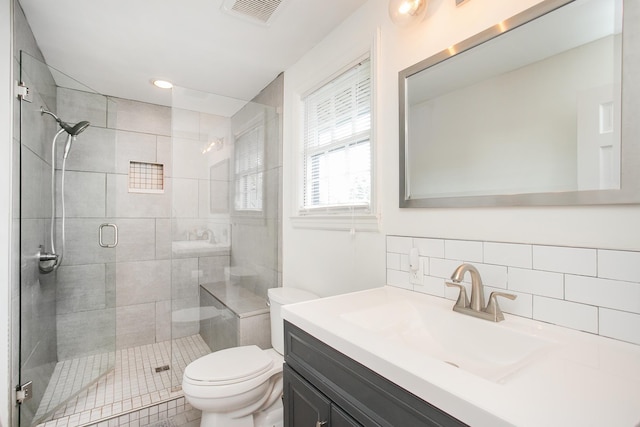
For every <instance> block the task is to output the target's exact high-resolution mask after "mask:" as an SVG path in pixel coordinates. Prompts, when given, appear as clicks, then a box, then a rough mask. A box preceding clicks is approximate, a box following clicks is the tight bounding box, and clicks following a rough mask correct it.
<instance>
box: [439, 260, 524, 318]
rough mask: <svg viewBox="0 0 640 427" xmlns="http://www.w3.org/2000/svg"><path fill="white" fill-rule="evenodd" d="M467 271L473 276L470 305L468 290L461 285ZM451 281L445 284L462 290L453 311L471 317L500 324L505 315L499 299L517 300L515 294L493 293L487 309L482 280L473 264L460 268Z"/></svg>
mask: <svg viewBox="0 0 640 427" xmlns="http://www.w3.org/2000/svg"><path fill="white" fill-rule="evenodd" d="M467 271H468V272H469V275H470V276H471V303H469V300H468V298H467V290H466V288H465V287H464V285H462V284H461V282H462V280H463V279H464V275H465V273H466V272H467ZM451 280H452V282H445V284H446V285H447V286H452V287H457V288H459V289H460V294H459V295H458V300H457V301H456V303H455V305H454V306H453V311H457V312H459V313H463V314H467V315H469V316H473V317H479V318H480V319H485V320H492V321H494V322H499V321H501V320H504V314H502V310H500V306H499V305H498V299H497V298H498V297H504V298H509V299H511V300H513V299H516V295H513V294H508V293H505V292H491V295H490V296H489V303H488V304H487V305H486V307H485V305H484V286H483V285H482V279H481V278H480V273H479V272H478V269H477V268H475V267H474V266H473V265H471V264H462V265H460V266H458V268H456V269H455V271H454V272H453V274H452V275H451Z"/></svg>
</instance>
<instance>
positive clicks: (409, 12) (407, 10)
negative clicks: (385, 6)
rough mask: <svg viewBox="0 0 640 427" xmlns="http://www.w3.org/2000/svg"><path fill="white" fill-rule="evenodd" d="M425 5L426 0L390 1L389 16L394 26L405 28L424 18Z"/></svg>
mask: <svg viewBox="0 0 640 427" xmlns="http://www.w3.org/2000/svg"><path fill="white" fill-rule="evenodd" d="M427 3H428V0H390V1H389V16H390V17H391V20H392V21H393V23H394V24H396V25H398V26H401V27H407V26H409V25H411V24H413V23H416V22H420V21H421V20H422V18H424V15H425V13H426V12H427Z"/></svg>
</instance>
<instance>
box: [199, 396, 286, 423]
mask: <svg viewBox="0 0 640 427" xmlns="http://www.w3.org/2000/svg"><path fill="white" fill-rule="evenodd" d="M200 427H284V412H283V408H282V401H281V400H280V399H278V400H276V401H275V402H274V403H273V404H272V405H271V406H270V407H268V408H266V409H265V410H264V411H260V412H257V413H255V414H250V415H247V416H244V417H240V418H230V417H229V416H228V414H220V413H211V412H209V413H205V412H203V413H202V418H201V420H200Z"/></svg>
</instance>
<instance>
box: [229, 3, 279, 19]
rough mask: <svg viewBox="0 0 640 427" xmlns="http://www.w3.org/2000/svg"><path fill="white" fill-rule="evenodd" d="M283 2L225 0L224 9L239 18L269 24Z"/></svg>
mask: <svg viewBox="0 0 640 427" xmlns="http://www.w3.org/2000/svg"><path fill="white" fill-rule="evenodd" d="M282 2H283V0H225V1H224V3H223V4H222V9H223V10H224V11H225V12H227V13H229V14H231V15H234V16H237V17H239V18H243V19H246V20H249V21H251V22H257V23H260V24H265V25H268V24H269V20H270V19H271V18H272V17H273V15H274V13H275V12H276V9H278V6H280V4H281V3H282Z"/></svg>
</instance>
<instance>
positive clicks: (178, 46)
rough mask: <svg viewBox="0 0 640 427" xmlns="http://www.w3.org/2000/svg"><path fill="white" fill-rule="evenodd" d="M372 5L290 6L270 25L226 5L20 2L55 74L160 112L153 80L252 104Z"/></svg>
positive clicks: (301, 0)
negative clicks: (155, 106) (335, 30)
mask: <svg viewBox="0 0 640 427" xmlns="http://www.w3.org/2000/svg"><path fill="white" fill-rule="evenodd" d="M365 2H366V0H283V1H282V3H281V4H280V6H279V8H278V9H277V10H276V12H275V13H274V14H273V16H272V19H271V20H270V22H269V25H264V24H259V23H254V22H250V21H248V20H246V19H241V18H238V17H237V16H233V15H230V14H229V13H227V12H225V11H223V10H222V4H223V0H108V1H95V0H55V1H53V0H47V1H42V0H20V4H21V5H22V8H23V10H24V12H25V15H26V16H27V20H28V21H29V23H30V25H31V29H32V30H33V33H34V35H35V37H36V40H37V42H38V45H39V46H40V48H41V50H42V53H43V54H44V57H45V59H46V62H47V64H48V65H50V66H51V67H53V68H55V69H57V70H59V71H61V72H63V73H65V74H67V75H69V76H70V77H73V78H74V79H76V80H78V81H80V82H81V83H83V84H85V85H86V86H89V87H90V88H91V89H93V90H95V91H97V92H99V93H102V94H105V95H112V96H117V97H122V98H128V99H135V100H140V101H146V102H151V103H157V104H168V103H169V102H170V100H171V98H170V96H169V95H168V94H167V92H166V91H164V92H163V91H162V90H161V89H157V88H155V87H154V86H153V85H152V84H151V83H150V81H151V79H153V78H162V79H166V80H170V81H172V82H173V83H174V84H175V85H178V86H182V87H186V88H190V89H196V90H201V91H204V92H209V93H214V94H218V95H223V96H229V97H233V98H238V99H242V100H250V99H252V98H253V97H254V96H255V95H256V94H257V93H258V92H259V91H260V90H261V89H263V88H264V87H265V86H266V85H267V84H268V83H269V82H271V81H272V80H273V79H274V78H275V77H276V76H277V75H278V74H279V73H280V72H282V71H284V70H286V69H287V68H288V67H289V66H291V65H292V64H294V63H295V62H296V61H297V60H298V59H299V58H300V57H301V56H302V55H304V53H305V52H307V51H308V50H309V49H310V48H312V47H313V46H314V45H315V44H317V43H318V42H319V41H320V40H322V38H323V37H324V36H325V35H327V34H328V33H329V32H330V31H331V30H332V29H333V28H335V27H336V26H337V25H338V24H339V23H341V22H342V21H343V20H344V19H345V18H346V17H347V16H349V15H350V14H351V13H352V12H354V11H355V10H356V9H357V8H358V7H360V6H361V5H362V4H364V3H365Z"/></svg>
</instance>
